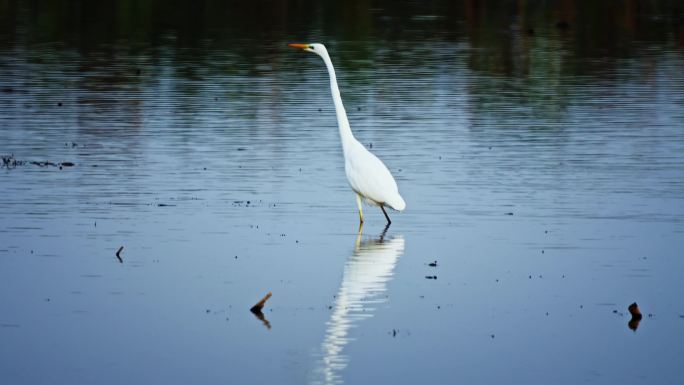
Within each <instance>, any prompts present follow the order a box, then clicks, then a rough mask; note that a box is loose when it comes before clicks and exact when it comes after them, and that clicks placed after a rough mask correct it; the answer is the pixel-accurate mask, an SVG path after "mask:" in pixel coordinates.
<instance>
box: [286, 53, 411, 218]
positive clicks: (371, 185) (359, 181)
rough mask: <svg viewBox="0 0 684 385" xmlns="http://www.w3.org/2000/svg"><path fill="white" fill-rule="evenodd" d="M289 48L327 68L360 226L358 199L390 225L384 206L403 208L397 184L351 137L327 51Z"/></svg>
mask: <svg viewBox="0 0 684 385" xmlns="http://www.w3.org/2000/svg"><path fill="white" fill-rule="evenodd" d="M289 46H290V47H293V48H300V49H303V50H304V51H309V52H313V53H315V54H317V55H318V56H320V57H321V58H323V62H325V66H326V67H327V68H328V75H329V76H330V90H331V92H332V97H333V102H334V103H335V112H336V114H337V125H338V127H339V129H340V138H341V140H342V151H343V152H344V171H345V173H346V174H347V181H349V185H350V186H351V188H352V190H354V192H355V193H356V203H357V205H358V207H359V219H360V221H361V223H363V209H362V207H361V201H362V200H363V201H365V202H366V203H368V204H371V205H374V206H380V209H381V210H382V213H383V214H385V218H386V219H387V223H392V221H390V218H389V216H388V215H387V212H386V211H385V206H389V207H391V208H393V209H394V210H397V211H401V210H404V209H405V208H406V202H404V199H403V198H402V197H401V195H399V189H398V187H397V182H395V181H394V178H393V177H392V174H391V173H390V171H389V170H388V169H387V166H385V164H384V163H383V162H382V161H381V160H380V159H378V157H377V156H375V155H373V153H371V152H370V151H368V150H367V149H366V147H364V146H363V144H361V143H360V142H359V141H358V140H356V138H355V137H354V134H352V131H351V127H350V126H349V120H347V112H346V111H345V109H344V105H343V104H342V97H341V96H340V90H339V88H338V87H337V78H336V77H335V68H334V67H333V65H332V61H331V60H330V56H329V55H328V50H326V49H325V46H324V45H323V44H318V43H314V44H289Z"/></svg>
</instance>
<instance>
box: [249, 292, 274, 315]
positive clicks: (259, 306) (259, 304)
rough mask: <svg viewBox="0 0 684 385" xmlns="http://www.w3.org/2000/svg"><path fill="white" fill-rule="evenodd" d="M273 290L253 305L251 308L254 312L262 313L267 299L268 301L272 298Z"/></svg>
mask: <svg viewBox="0 0 684 385" xmlns="http://www.w3.org/2000/svg"><path fill="white" fill-rule="evenodd" d="M271 295H272V294H271V292H270V291H269V292H268V294H266V295H265V296H264V298H262V299H261V301H259V302H257V303H256V305H254V306H252V308H251V309H249V310H250V311H251V312H252V313H260V312H261V309H263V308H264V304H265V303H266V301H268V299H269V298H271Z"/></svg>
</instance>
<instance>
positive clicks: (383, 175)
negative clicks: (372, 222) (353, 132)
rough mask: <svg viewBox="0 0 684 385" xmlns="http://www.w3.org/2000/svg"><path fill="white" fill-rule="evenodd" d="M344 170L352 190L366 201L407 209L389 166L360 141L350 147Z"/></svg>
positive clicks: (396, 208)
mask: <svg viewBox="0 0 684 385" xmlns="http://www.w3.org/2000/svg"><path fill="white" fill-rule="evenodd" d="M344 170H345V172H346V173H347V180H348V181H349V185H350V186H351V188H352V189H353V190H354V191H356V192H357V193H358V194H360V195H361V196H362V197H364V198H366V200H370V201H371V202H372V203H375V204H386V205H389V206H390V207H392V208H393V209H395V210H403V209H404V208H405V207H406V203H404V199H402V197H401V195H399V189H398V188H397V182H395V181H394V178H393V177H392V174H391V173H390V172H389V170H388V169H387V166H385V164H384V163H382V161H381V160H380V159H378V157H377V156H375V155H373V153H371V152H370V151H368V150H367V149H366V148H365V147H364V146H363V145H362V144H361V143H359V142H358V141H354V143H353V144H352V145H351V146H349V149H348V152H347V154H346V156H345V163H344Z"/></svg>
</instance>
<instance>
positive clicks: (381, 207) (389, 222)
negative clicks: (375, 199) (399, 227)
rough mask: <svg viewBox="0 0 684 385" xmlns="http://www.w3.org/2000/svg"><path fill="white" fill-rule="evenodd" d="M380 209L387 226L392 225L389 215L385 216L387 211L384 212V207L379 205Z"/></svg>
mask: <svg viewBox="0 0 684 385" xmlns="http://www.w3.org/2000/svg"><path fill="white" fill-rule="evenodd" d="M380 209H381V210H382V213H383V214H385V218H386V219H387V224H388V225H390V224H392V221H391V220H390V219H389V215H387V211H385V206H383V205H380Z"/></svg>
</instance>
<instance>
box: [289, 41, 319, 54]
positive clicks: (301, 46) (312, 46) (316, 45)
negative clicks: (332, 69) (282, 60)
mask: <svg viewBox="0 0 684 385" xmlns="http://www.w3.org/2000/svg"><path fill="white" fill-rule="evenodd" d="M288 45H289V46H290V47H292V48H299V49H303V50H304V51H309V52H313V53H315V54H317V55H318V56H324V55H325V54H327V53H328V50H326V49H325V46H324V45H323V44H320V43H311V44H288Z"/></svg>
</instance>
